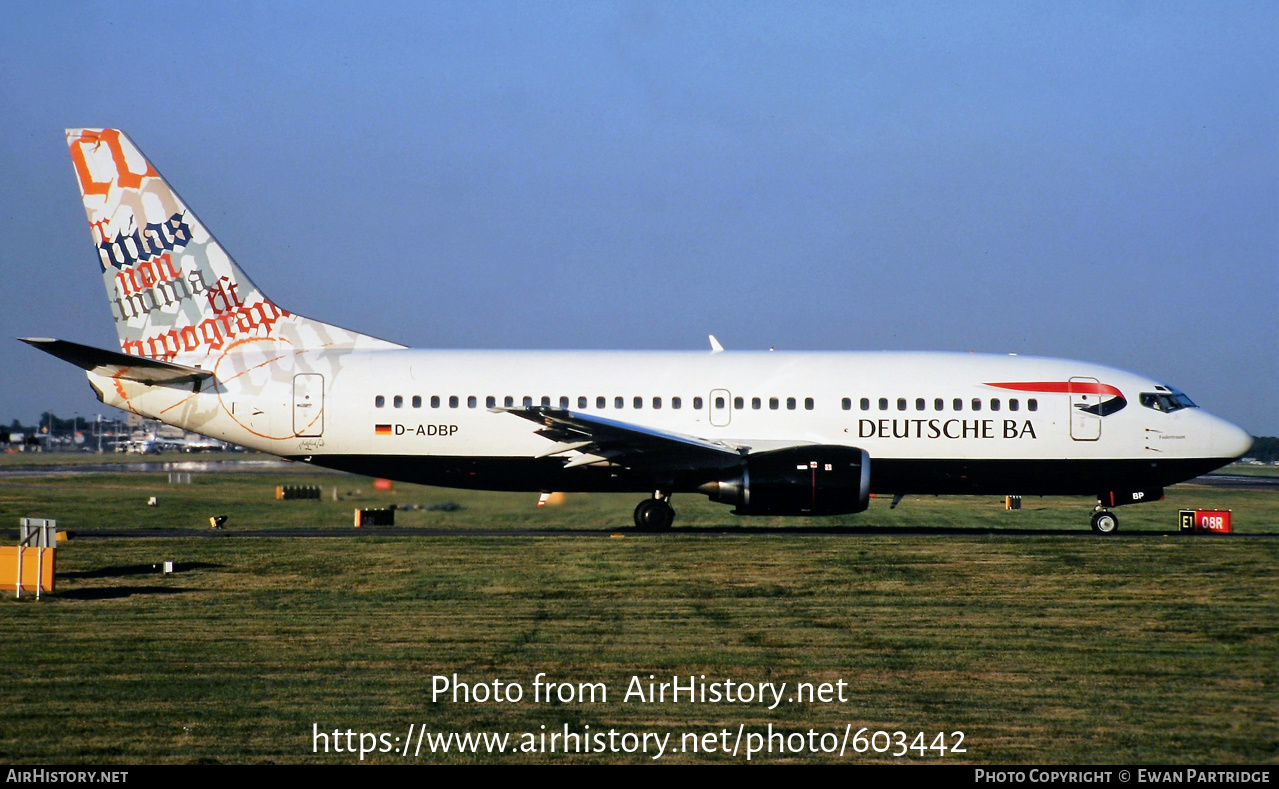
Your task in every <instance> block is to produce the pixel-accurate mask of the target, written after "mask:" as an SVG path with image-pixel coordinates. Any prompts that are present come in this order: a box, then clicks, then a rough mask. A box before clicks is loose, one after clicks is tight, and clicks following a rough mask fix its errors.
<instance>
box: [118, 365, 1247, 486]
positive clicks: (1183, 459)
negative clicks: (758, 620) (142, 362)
mask: <svg viewBox="0 0 1279 789" xmlns="http://www.w3.org/2000/svg"><path fill="white" fill-rule="evenodd" d="M217 372H218V384H217V385H216V386H214V385H208V386H206V387H204V388H203V389H202V390H201V391H200V392H198V393H193V392H191V391H190V390H189V389H187V390H181V389H177V388H174V387H164V386H147V385H143V384H138V383H135V382H130V381H119V382H118V385H117V382H116V381H106V380H103V379H101V378H100V377H99V381H98V384H99V388H100V389H101V390H102V391H103V393H104V398H105V399H106V401H107V402H108V403H109V404H111V405H116V406H118V407H122V408H127V409H132V410H135V411H138V412H139V413H143V414H145V415H148V416H153V417H156V418H159V419H161V420H163V421H166V422H170V423H172V424H177V425H179V426H181V427H184V428H186V429H190V430H194V431H197V432H200V433H204V434H206V435H210V436H213V437H216V438H221V439H225V440H227V441H231V442H234V443H237V444H241V445H244V446H247V447H251V448H254V449H259V450H262V451H266V452H270V453H273V454H277V455H282V456H287V457H295V458H301V459H306V460H309V461H312V462H315V463H317V464H320V465H336V466H338V467H342V468H349V469H350V470H360V469H361V466H360V465H359V464H358V463H354V464H353V462H349V460H350V459H355V458H364V459H376V458H379V457H381V458H387V459H390V458H434V459H441V460H442V459H462V460H467V461H487V460H493V461H530V462H533V461H536V462H537V463H538V464H539V466H541V467H542V468H543V471H542V472H539V473H538V474H536V475H534V476H536V479H535V480H530V482H529V485H532V486H533V488H534V489H548V488H549V489H561V490H573V489H595V488H599V487H603V488H605V489H608V488H609V487H610V485H609V484H602V485H601V484H599V483H597V482H595V481H592V480H595V479H598V478H599V475H598V474H597V475H595V476H594V477H592V476H591V475H589V474H586V475H578V476H574V475H571V474H569V473H568V472H565V474H564V476H563V478H562V480H561V481H560V484H558V485H555V484H553V482H554V477H552V479H551V480H549V481H548V479H547V478H546V476H545V475H546V474H547V473H551V472H549V471H546V469H552V470H553V469H554V468H558V467H562V466H563V465H565V464H566V462H567V461H569V460H570V459H571V457H572V453H571V452H570V453H568V454H567V455H559V456H556V457H552V458H546V457H545V456H546V455H547V454H548V452H550V451H552V450H553V448H554V442H553V441H551V440H549V439H548V438H545V437H543V436H542V435H539V434H538V432H537V431H538V425H536V424H533V423H530V422H529V421H528V420H526V419H521V418H518V417H517V416H515V415H513V414H510V413H506V412H504V411H502V410H500V409H502V408H504V407H517V408H518V407H521V406H528V405H532V406H548V407H551V408H563V409H567V410H569V411H572V412H577V413H581V414H584V415H593V416H599V417H604V418H607V419H610V420H616V421H620V422H625V423H627V424H629V425H634V426H638V427H641V428H647V429H652V430H655V431H661V432H664V433H671V434H678V435H683V436H691V437H695V438H698V439H703V440H708V441H716V442H725V443H728V444H731V445H734V446H740V447H745V448H748V450H749V451H752V452H760V451H766V450H770V449H778V448H782V447H792V446H797V445H804V444H817V445H840V446H851V447H858V448H860V449H864V450H866V451H867V452H868V453H869V456H870V458H871V459H872V464H873V466H872V468H873V469H875V470H876V471H879V470H880V469H885V470H887V469H890V468H892V466H891V464H893V463H894V462H895V461H907V462H909V463H911V464H915V465H910V466H902V465H901V464H900V463H898V464H897V467H896V468H897V471H896V473H895V474H889V476H888V478H887V479H888V480H892V482H893V484H892V485H888V487H885V485H887V484H888V483H887V482H886V479H885V477H884V475H883V474H882V473H881V474H876V473H872V485H873V486H874V488H875V489H877V490H887V491H893V490H894V489H896V491H898V492H900V491H910V492H916V491H917V489H920V488H922V489H923V490H925V491H926V490H928V488H929V486H928V485H927V484H926V481H925V480H926V479H927V478H928V475H927V474H923V475H921V474H920V473H919V472H918V469H920V468H923V466H920V465H917V464H925V465H926V464H929V463H950V464H952V466H953V464H956V463H964V462H967V463H975V464H979V465H978V466H974V468H979V469H981V473H980V474H979V475H978V476H979V477H980V479H982V480H983V483H984V484H983V485H981V486H978V487H980V488H981V489H986V488H990V486H991V485H994V487H993V488H991V489H992V490H1001V491H1003V492H1008V493H1016V492H1018V491H1019V490H1021V489H1023V488H1024V487H1025V479H1024V475H1023V473H1016V474H1014V475H1013V477H1012V478H1010V479H1009V480H1008V482H1007V486H1006V487H1000V486H999V483H998V482H997V481H995V482H990V481H989V480H988V479H987V477H988V476H989V474H991V473H995V474H999V473H1003V472H1001V471H999V469H1011V470H1014V471H1015V470H1017V465H1016V464H1017V463H1024V462H1027V461H1031V462H1033V461H1052V462H1061V463H1068V464H1071V466H1070V468H1074V469H1080V468H1085V467H1089V466H1090V464H1092V465H1091V467H1092V468H1094V469H1096V468H1099V467H1100V466H1098V464H1105V463H1108V462H1121V463H1122V464H1123V465H1120V466H1115V467H1114V468H1115V469H1124V470H1130V469H1133V468H1137V467H1140V466H1142V464H1145V465H1146V466H1149V467H1151V468H1156V469H1164V471H1162V472H1161V473H1160V474H1156V475H1155V477H1157V478H1158V480H1159V481H1160V484H1170V483H1171V482H1172V481H1176V480H1175V479H1173V478H1172V477H1175V476H1177V474H1176V473H1174V472H1172V471H1171V469H1173V468H1185V469H1188V470H1189V471H1187V472H1186V473H1189V475H1190V476H1193V475H1194V474H1195V473H1202V470H1204V469H1206V468H1209V467H1212V465H1213V464H1212V463H1211V461H1219V462H1217V463H1216V464H1215V465H1221V464H1223V463H1225V462H1228V461H1229V460H1230V459H1232V458H1234V457H1237V456H1238V455H1239V454H1242V453H1243V452H1244V451H1246V449H1247V447H1248V445H1249V444H1250V442H1251V439H1250V438H1249V437H1248V436H1247V434H1246V433H1244V431H1242V430H1240V429H1239V428H1237V427H1235V426H1234V425H1231V424H1230V423H1228V422H1226V421H1224V420H1222V419H1220V418H1218V417H1215V416H1213V415H1211V414H1208V413H1207V412H1205V411H1203V409H1200V408H1194V407H1189V408H1183V409H1181V410H1177V411H1175V412H1172V413H1168V412H1165V411H1162V410H1157V409H1155V408H1151V407H1146V406H1143V405H1142V404H1141V403H1140V402H1139V400H1140V395H1141V394H1142V393H1153V392H1156V391H1157V390H1160V389H1163V388H1162V387H1160V385H1159V384H1158V383H1156V382H1155V381H1153V380H1151V379H1149V378H1146V377H1143V376H1139V375H1136V374H1133V373H1129V372H1125V371H1122V370H1117V369H1114V368H1110V367H1103V366H1100V365H1096V364H1089V363H1085V362H1076V361H1069V360H1061V359H1046V358H1036V357H1024V356H1012V355H1009V356H996V355H984V354H957V353H923V352H919V353H915V352H848V353H837V352H724V353H705V352H703V353H696V352H591V351H577V352H572V351H560V352H548V351H432V350H378V351H309V352H304V353H297V354H294V353H288V352H276V351H274V350H271V349H268V350H265V351H259V352H258V356H250V355H247V354H246V355H243V356H241V357H236V358H230V357H224V359H223V361H222V363H220V365H219V368H218V371H217ZM1072 380H1073V381H1091V382H1094V385H1098V386H1102V387H1113V388H1114V389H1115V390H1118V391H1119V392H1121V393H1122V396H1123V397H1124V398H1125V399H1126V401H1127V404H1126V406H1125V407H1123V408H1121V409H1120V410H1118V411H1116V412H1114V413H1109V414H1105V415H1100V416H1098V415H1093V414H1089V413H1087V412H1083V411H1082V406H1085V405H1087V403H1088V402H1093V403H1096V402H1099V401H1100V400H1102V399H1104V396H1096V395H1094V396H1093V399H1092V400H1091V401H1088V400H1087V399H1086V397H1085V399H1084V401H1083V402H1082V403H1081V402H1074V401H1073V400H1072V399H1073V398H1076V397H1078V396H1077V395H1072V394H1070V393H1068V392H1064V391H1051V387H1045V386H1039V391H1036V390H1035V389H1036V386H1035V385H1038V384H1043V383H1046V382H1047V383H1053V382H1055V383H1058V384H1062V383H1064V382H1070V381H1072ZM996 384H1003V385H1004V386H996ZM1010 384H1017V385H1019V386H1020V387H1021V388H1008V385H1010ZM1163 391H1167V390H1166V389H1164V390H1163ZM379 426H380V429H379ZM326 460H332V461H336V462H333V463H329V462H326ZM986 462H989V463H997V464H1013V465H1000V466H981V465H980V464H982V463H986ZM418 468H419V469H422V470H419V471H416V472H414V473H411V474H403V475H398V476H400V477H401V478H408V479H409V481H416V482H426V483H437V484H459V482H460V484H466V485H468V486H470V485H471V484H474V485H475V486H476V487H498V488H507V489H524V488H525V487H526V485H523V484H519V481H518V480H500V479H499V480H496V484H495V482H494V477H493V475H492V474H489V475H482V476H483V480H482V481H473V480H472V481H468V480H466V479H461V480H459V479H457V478H456V476H453V477H450V476H449V475H442V476H441V477H440V478H432V476H433V474H432V472H431V469H434V468H437V466H432V465H427V466H419V467H418ZM513 468H514V467H513ZM955 468H959V467H955ZM964 468H966V467H964ZM1042 468H1043V469H1045V470H1047V469H1050V467H1048V466H1044V467H1042ZM1052 468H1065V467H1052ZM903 470H905V471H907V472H909V473H908V474H906V475H905V476H902V472H903ZM1025 470H1026V467H1025V466H1024V465H1023V466H1022V468H1021V472H1025ZM1190 472H1193V473H1190ZM370 473H376V474H378V475H379V476H397V475H396V474H395V472H394V467H393V466H387V465H385V464H378V463H374V464H373V465H372V466H371V467H370ZM1098 473H1100V474H1102V476H1103V477H1104V476H1105V474H1107V473H1110V472H1105V471H1102V472H1098ZM1114 473H1116V474H1118V473H1119V472H1118V471H1116V472H1114ZM516 476H520V475H519V474H517V475H516ZM623 476H624V475H623ZM1084 476H1085V477H1087V482H1086V485H1087V486H1094V487H1095V486H1096V485H1097V484H1098V482H1097V479H1098V478H1097V477H1096V476H1095V475H1090V474H1086V475H1084ZM611 478H613V479H617V478H618V475H617V474H616V473H614V474H612V475H611ZM1152 479H1154V477H1152ZM533 483H535V485H534V484H533ZM617 484H618V485H619V486H620V487H622V488H627V487H637V488H640V489H644V488H647V487H648V486H649V485H650V484H652V483H651V481H648V480H636V481H634V484H624V483H617ZM1116 484H1122V482H1121V480H1116ZM1140 484H1154V483H1153V482H1152V481H1149V480H1146V481H1142V482H1140ZM941 487H942V488H943V490H938V491H936V492H946V491H949V490H951V489H956V490H963V489H966V488H965V487H964V485H963V484H961V483H958V482H956V483H955V484H953V485H942V486H941ZM1064 487H1071V486H1069V485H1066V486H1064ZM1043 488H1044V489H1046V490H1048V492H1058V491H1057V490H1056V488H1055V487H1054V486H1053V485H1051V484H1047V485H1045V486H1043ZM1071 490H1072V491H1073V487H1071ZM1080 492H1082V491H1080Z"/></svg>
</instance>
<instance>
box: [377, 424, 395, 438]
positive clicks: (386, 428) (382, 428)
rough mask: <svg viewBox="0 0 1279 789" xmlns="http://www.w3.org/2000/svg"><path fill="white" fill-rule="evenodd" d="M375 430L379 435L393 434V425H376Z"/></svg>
mask: <svg viewBox="0 0 1279 789" xmlns="http://www.w3.org/2000/svg"><path fill="white" fill-rule="evenodd" d="M373 432H374V433H376V434H377V435H379V436H389V435H391V426H390V425H374V426H373Z"/></svg>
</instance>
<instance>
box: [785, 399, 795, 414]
mask: <svg viewBox="0 0 1279 789" xmlns="http://www.w3.org/2000/svg"><path fill="white" fill-rule="evenodd" d="M786 410H787V411H794V410H795V398H793V397H788V398H786Z"/></svg>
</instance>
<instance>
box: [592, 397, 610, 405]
mask: <svg viewBox="0 0 1279 789" xmlns="http://www.w3.org/2000/svg"><path fill="white" fill-rule="evenodd" d="M607 406H608V400H607V399H606V398H603V397H596V398H595V407H596V408H606V407H607Z"/></svg>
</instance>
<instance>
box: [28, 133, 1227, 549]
mask: <svg viewBox="0 0 1279 789" xmlns="http://www.w3.org/2000/svg"><path fill="white" fill-rule="evenodd" d="M67 143H68V146H69V148H70V153H71V160H72V163H73V165H74V169H75V173H76V176H77V179H78V181H79V185H80V192H81V195H82V197H83V200H84V207H85V212H86V214H87V216H88V221H89V226H90V229H91V233H92V238H93V244H94V249H95V250H96V252H97V255H98V260H97V262H98V265H99V270H100V273H101V275H102V278H103V282H104V284H105V286H106V290H107V299H108V301H109V303H110V308H111V312H112V316H113V318H114V320H115V325H116V330H117V333H118V335H119V340H120V349H119V350H118V351H117V350H106V349H99V348H93V347H90V346H85V345H81V344H78V343H72V342H68V341H63V340H54V339H46V338H25V339H24V341H25V342H27V343H29V344H31V345H33V346H35V347H36V348H39V349H40V350H42V351H46V352H48V353H50V354H52V355H54V356H56V357H59V358H61V359H63V360H65V361H68V362H70V363H72V364H74V365H77V366H79V367H81V368H82V369H84V370H85V371H86V372H87V374H88V379H89V383H90V384H91V386H92V387H93V389H94V391H95V392H96V393H97V395H98V397H99V399H100V400H101V401H102V402H104V403H106V404H107V405H111V406H114V407H116V408H120V409H123V410H126V411H130V412H133V413H137V414H141V415H143V416H145V417H149V418H152V419H158V420H160V421H162V422H165V423H167V424H170V425H176V426H178V427H181V428H182V429H184V430H189V431H193V432H196V433H200V434H202V435H205V436H209V437H212V438H217V439H221V440H223V441H228V442H231V443H234V444H239V445H242V446H245V447H249V448H252V449H256V450H261V451H263V452H268V453H271V454H275V455H278V456H281V457H284V458H288V459H292V460H298V461H305V462H307V463H312V464H314V465H317V466H323V467H327V468H332V469H338V470H341V471H347V472H352V473H356V474H364V475H368V476H373V477H380V478H386V479H392V480H397V481H403V482H411V483H421V484H427V485H439V486H446V487H455V488H475V489H487V490H505V491H527V492H540V493H543V494H545V493H548V492H552V491H556V492H581V491H606V492H625V493H643V494H645V498H644V499H643V500H642V501H640V503H639V504H638V506H637V507H636V508H635V513H634V522H635V526H636V528H637V529H640V530H644V531H662V530H665V529H669V528H670V527H671V524H672V522H673V520H674V517H675V513H674V509H673V508H672V506H671V503H670V502H671V496H672V495H673V494H689V493H700V494H703V495H706V496H708V497H709V498H710V499H711V500H712V501H715V502H720V503H723V504H726V505H730V506H732V507H733V508H734V509H733V512H734V513H736V514H740V515H782V516H785V515H845V514H851V513H858V512H862V511H864V510H866V509H867V507H868V504H869V501H870V497H871V496H872V495H873V494H878V495H891V496H892V497H893V504H894V506H895V505H896V503H897V502H899V501H900V500H901V497H903V496H906V495H913V494H969V495H991V494H994V495H1000V496H1003V495H1022V496H1035V495H1041V496H1042V495H1086V496H1094V497H1096V499H1097V505H1096V506H1095V507H1094V510H1093V515H1092V519H1091V525H1092V529H1093V530H1094V531H1095V532H1097V533H1100V534H1110V533H1113V532H1115V530H1116V529H1117V528H1118V526H1119V520H1118V518H1117V517H1116V516H1115V514H1114V513H1113V512H1112V511H1111V510H1112V509H1113V508H1115V507H1118V506H1121V505H1127V504H1134V503H1141V502H1148V501H1154V500H1158V499H1160V498H1162V497H1163V489H1164V487H1166V486H1168V485H1172V484H1174V483H1177V482H1181V481H1184V480H1187V479H1191V478H1193V477H1195V476H1198V475H1200V474H1204V473H1207V472H1209V471H1211V470H1213V469H1216V468H1219V467H1220V466H1223V465H1225V464H1227V463H1230V462H1231V461H1233V460H1236V459H1238V458H1239V457H1241V456H1242V455H1244V454H1245V453H1246V452H1247V451H1248V449H1249V448H1250V447H1251V445H1252V438H1251V436H1249V434H1248V433H1246V432H1245V431H1243V430H1242V429H1240V428H1239V427H1237V426H1235V425H1233V424H1231V423H1230V422H1228V421H1226V420H1224V419H1222V418H1220V417H1217V416H1214V415H1212V414H1209V413H1207V412H1206V411H1204V410H1203V409H1202V408H1199V407H1197V406H1196V405H1195V404H1194V403H1193V402H1192V401H1191V400H1190V399H1189V398H1188V397H1187V396H1186V395H1185V394H1183V393H1182V392H1180V391H1179V390H1177V389H1175V388H1173V387H1171V386H1168V385H1165V384H1163V383H1160V382H1159V381H1157V380H1155V379H1152V378H1149V377H1146V376H1143V375H1138V374H1135V373H1131V372H1126V371H1123V370H1118V369H1115V368H1112V367H1106V366H1102V365H1097V364H1090V363H1087V362H1079V361H1071V360H1065V359H1050V358H1039V357H1030V356H1017V355H996V354H972V353H945V352H938V353H928V352H887V351H880V352H776V351H771V350H770V351H758V352H753V351H725V350H723V348H722V346H721V345H720V344H719V343H718V341H717V340H716V339H715V338H714V337H713V336H712V337H711V338H710V340H711V350H710V351H701V352H698V351H673V352H671V351H660V352H659V351H651V352H642V351H613V352H597V351H502V350H414V349H409V348H406V347H405V346H403V345H400V344H397V343H394V342H389V341H387V340H383V339H379V338H375V337H371V336H368V335H365V334H361V333H358V332H354V331H351V330H349V329H344V328H341V327H338V326H333V325H330V324H327V323H322V322H320V321H317V320H313V319H310V318H305V317H302V316H300V315H297V314H295V313H293V312H291V311H289V310H286V309H285V308H283V307H281V306H279V305H278V304H277V303H276V302H274V301H272V300H270V299H268V298H267V297H266V295H265V294H263V293H262V291H261V290H260V289H259V288H258V287H257V286H256V285H254V284H253V282H252V280H250V279H249V278H248V277H247V276H246V275H245V273H244V272H243V270H241V268H240V267H239V266H238V265H237V264H236V262H235V261H234V260H233V259H232V258H231V257H230V255H228V254H227V252H226V251H225V250H224V249H223V248H222V246H221V245H220V244H219V243H218V242H217V240H216V239H214V237H213V236H212V235H211V234H210V233H209V231H208V230H207V229H206V227H205V225H204V224H203V223H202V222H201V221H200V220H199V219H197V218H196V216H195V214H194V213H192V212H191V210H190V209H189V208H188V207H187V205H186V203H184V202H183V201H182V200H181V198H179V197H178V195H177V193H176V192H174V191H173V189H172V188H170V186H169V185H168V183H166V182H165V180H164V179H163V178H162V177H161V176H160V174H159V173H158V172H157V171H156V169H155V168H154V167H153V166H152V164H151V163H150V162H149V161H148V160H147V158H146V157H145V156H143V154H142V153H141V152H140V151H139V150H138V148H137V147H136V146H135V145H134V144H133V142H132V141H131V140H130V139H129V138H128V136H127V135H125V134H124V133H123V132H121V131H119V130H117V129H70V130H68V131H67Z"/></svg>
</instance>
